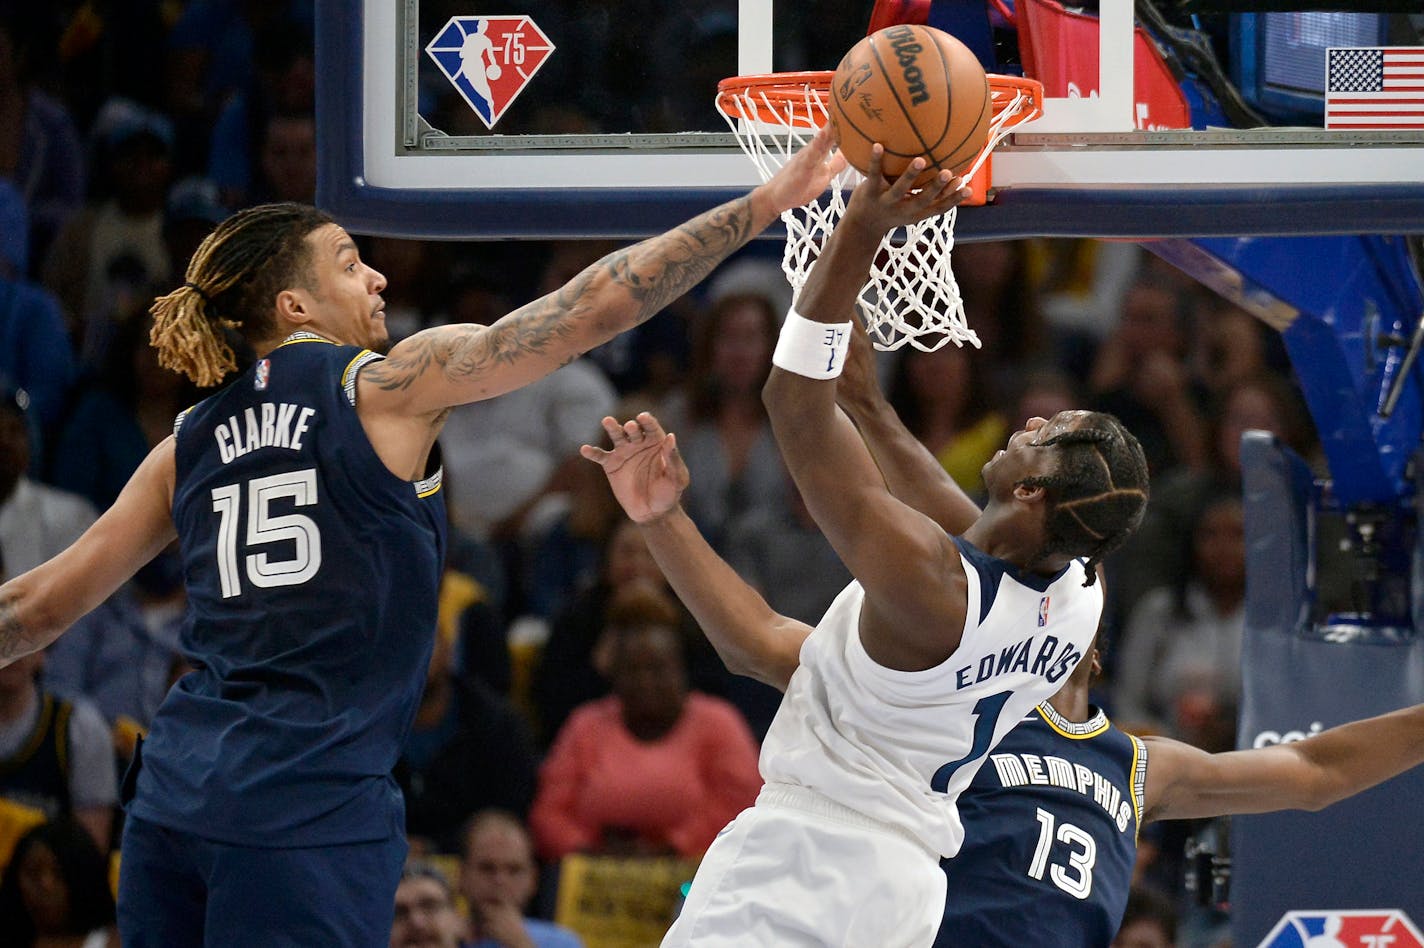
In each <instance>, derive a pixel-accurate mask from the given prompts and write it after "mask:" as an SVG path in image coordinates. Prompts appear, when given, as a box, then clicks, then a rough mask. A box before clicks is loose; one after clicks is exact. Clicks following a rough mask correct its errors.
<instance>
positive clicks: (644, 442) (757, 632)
mask: <svg viewBox="0 0 1424 948" xmlns="http://www.w3.org/2000/svg"><path fill="white" fill-rule="evenodd" d="M603 429H604V431H606V432H607V433H608V437H609V438H610V439H611V441H612V442H613V450H611V451H604V450H602V449H600V448H596V447H594V446H593V445H587V444H586V445H584V446H583V448H582V449H580V452H581V453H582V454H583V456H584V457H586V458H588V459H589V460H590V461H593V462H595V463H597V464H598V465H599V466H600V467H602V468H603V473H604V474H606V475H607V476H608V482H609V484H610V485H611V486H612V487H613V494H614V496H615V497H617V498H618V502H619V503H620V504H621V505H622V506H623V510H624V511H625V512H626V513H627V514H628V516H629V518H630V519H632V520H633V521H634V522H635V523H637V524H638V525H639V527H640V528H641V531H642V534H643V537H644V538H645V539H646V540H647V541H648V549H649V551H650V552H651V553H652V554H653V558H654V559H655V560H657V563H658V566H660V567H661V568H662V571H663V575H665V576H666V577H667V579H668V582H669V583H671V584H672V588H673V590H674V591H675V592H676V593H677V595H678V598H680V599H681V600H682V602H683V604H684V605H686V606H687V609H688V611H689V612H691V613H692V615H693V618H695V619H696V620H697V624H698V625H699V626H701V628H702V632H703V634H704V635H706V636H707V639H708V641H710V642H711V643H712V646H713V648H715V649H716V650H717V654H718V655H719V656H721V658H722V662H723V663H724V664H725V665H726V666H727V669H728V670H729V671H731V672H734V673H735V674H738V675H747V676H749V677H752V678H755V679H756V680H758V681H761V682H764V683H766V684H768V685H771V686H772V687H773V688H779V689H781V690H783V691H785V690H786V685H787V683H788V682H789V681H790V680H791V675H792V673H793V672H795V671H796V667H797V666H798V665H799V664H800V663H801V643H802V642H804V641H805V640H806V636H808V635H810V634H811V627H810V626H808V625H806V624H804V623H801V622H797V621H796V620H795V619H790V618H787V617H786V616H783V615H781V614H780V613H778V612H776V611H775V610H773V609H772V608H771V606H769V605H767V602H766V600H765V599H763V598H762V597H761V594H760V593H758V592H757V591H756V590H755V589H753V588H752V587H751V586H749V585H748V584H747V583H746V581H745V580H743V579H742V578H741V577H740V576H738V575H737V574H736V572H734V571H733V570H732V568H731V567H730V566H728V565H727V563H726V561H725V560H723V559H722V558H721V557H720V556H718V555H717V553H716V552H715V551H713V549H712V547H710V546H709V545H708V544H707V541H706V540H705V539H703V537H702V534H701V533H699V532H698V530H697V526H696V525H695V524H694V523H693V522H692V520H691V518H689V517H688V516H687V514H686V512H685V511H683V509H682V506H681V505H680V504H679V502H678V500H679V498H680V497H681V495H682V491H683V490H684V489H685V488H686V487H687V483H688V474H687V465H686V464H684V463H683V461H682V456H681V455H679V454H678V451H677V439H676V438H675V437H674V436H673V435H670V434H667V433H666V432H664V431H663V429H662V425H660V424H659V423H658V420H657V419H656V418H654V417H653V416H652V415H650V414H649V413H647V412H643V413H641V414H640V415H638V417H637V418H635V419H633V420H632V421H629V422H627V423H625V424H622V425H620V424H618V422H617V421H615V420H614V419H612V418H604V419H603Z"/></svg>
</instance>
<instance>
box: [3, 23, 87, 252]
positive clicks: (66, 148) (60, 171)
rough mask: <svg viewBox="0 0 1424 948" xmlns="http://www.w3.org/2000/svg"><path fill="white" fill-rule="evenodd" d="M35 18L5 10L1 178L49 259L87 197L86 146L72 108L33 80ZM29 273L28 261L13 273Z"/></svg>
mask: <svg viewBox="0 0 1424 948" xmlns="http://www.w3.org/2000/svg"><path fill="white" fill-rule="evenodd" d="M30 26H31V24H28V23H20V22H18V18H17V15H16V14H15V13H14V12H6V13H5V14H4V15H3V16H0V179H3V180H7V181H9V182H11V183H13V185H14V187H15V189H16V191H17V192H18V193H19V196H20V199H21V201H23V203H24V206H25V207H26V208H28V209H29V220H28V222H27V224H26V226H25V227H23V228H22V229H21V230H20V232H19V233H18V234H13V235H12V234H6V235H5V240H6V241H10V240H17V239H23V240H25V241H26V242H28V244H29V246H30V247H31V249H32V250H33V253H32V254H31V259H32V260H33V261H36V262H38V261H40V260H43V259H44V255H45V252H46V251H47V250H48V249H49V245H50V242H51V241H53V239H54V236H55V234H57V233H59V229H60V227H61V226H63V224H64V222H65V221H66V220H68V219H69V217H70V215H72V214H73V213H74V212H75V211H77V210H79V206H80V204H81V203H82V202H83V200H84V178H85V174H84V171H85V169H84V152H83V149H82V147H81V145H80V143H79V133H78V131H77V130H76V129H75V124H74V119H73V118H72V117H71V115H70V112H69V109H68V108H67V107H66V106H65V104H64V103H63V102H61V101H60V100H59V99H56V98H53V97H52V96H50V95H49V94H48V93H46V92H44V91H43V90H41V89H39V88H38V87H37V86H36V84H35V83H34V81H33V79H34V77H33V67H34V66H35V65H36V57H42V56H44V55H45V53H46V52H47V51H45V50H42V49H39V48H37V47H36V37H35V36H34V32H33V30H32V29H30V28H29V27H30ZM13 275H14V276H15V277H24V278H28V277H29V276H30V273H29V270H28V268H27V267H21V268H20V269H18V270H17V271H15V273H14V274H13Z"/></svg>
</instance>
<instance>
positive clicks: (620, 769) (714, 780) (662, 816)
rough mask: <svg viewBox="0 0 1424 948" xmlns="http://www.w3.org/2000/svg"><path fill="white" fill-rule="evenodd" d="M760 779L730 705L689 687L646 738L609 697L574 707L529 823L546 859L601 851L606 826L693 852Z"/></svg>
mask: <svg viewBox="0 0 1424 948" xmlns="http://www.w3.org/2000/svg"><path fill="white" fill-rule="evenodd" d="M760 788H761V776H760V774H759V773H758V772H757V747H756V743H755V741H753V739H752V735H751V731H750V730H749V729H748V727H747V725H746V722H745V721H744V720H743V719H742V717H741V715H740V714H739V713H738V711H737V710H736V708H734V707H733V706H732V705H731V704H729V703H727V702H726V701H723V700H722V699H720V698H714V697H711V696H710V695H703V694H697V693H692V694H689V695H688V696H687V701H686V704H685V706H684V708H683V713H682V715H681V717H680V718H679V719H678V721H677V723H676V724H675V725H674V726H673V728H672V729H671V730H670V731H669V732H668V733H667V734H666V735H665V736H664V737H662V738H661V739H659V740H656V741H649V742H644V741H640V740H638V739H637V738H635V737H634V736H633V735H632V734H631V733H630V732H629V731H628V729H627V727H626V726H624V723H623V714H622V707H621V703H620V699H619V698H617V697H616V696H611V697H608V698H601V699H599V700H597V701H591V702H589V703H587V704H585V705H583V706H582V707H580V708H579V709H577V710H576V711H575V712H574V713H573V714H572V715H570V717H569V720H568V722H567V723H566V724H565V725H564V727H563V729H562V730H561V731H560V732H559V735H558V738H557V740H555V742H554V746H553V747H552V748H551V749H550V751H549V755H548V757H547V758H546V759H545V761H544V765H543V767H542V769H541V770H540V773H539V791H538V794H537V796H536V797H535V800H534V809H533V811H532V812H531V814H530V818H529V822H530V824H531V826H532V828H533V831H534V837H535V841H536V843H537V845H538V849H539V854H540V856H541V857H543V858H545V859H549V860H557V859H561V858H562V857H563V856H565V855H567V854H569V853H572V852H578V851H592V852H597V851H599V850H601V849H602V848H603V843H604V835H605V832H606V831H608V830H613V831H614V832H615V833H617V832H619V831H623V832H628V833H633V834H636V835H637V837H638V839H639V841H640V842H641V843H643V844H645V845H646V846H647V847H648V848H651V849H654V850H656V849H660V848H667V849H672V850H674V851H676V853H677V854H678V855H680V856H683V857H688V858H696V857H699V856H701V855H702V853H703V852H704V851H705V850H706V849H707V847H708V846H710V845H711V844H712V840H713V838H714V837H715V836H716V835H717V833H718V831H720V830H721V829H722V827H723V826H725V825H726V824H727V823H728V822H729V821H731V819H732V818H733V817H734V816H736V815H737V814H738V813H740V812H741V811H742V810H743V809H745V808H746V807H749V806H751V805H752V804H753V803H754V802H755V801H756V795H757V792H758V790H760Z"/></svg>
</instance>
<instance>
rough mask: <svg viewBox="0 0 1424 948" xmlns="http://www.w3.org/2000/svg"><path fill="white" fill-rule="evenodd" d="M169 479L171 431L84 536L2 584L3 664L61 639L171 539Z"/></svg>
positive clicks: (0, 626)
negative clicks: (67, 630) (75, 621)
mask: <svg viewBox="0 0 1424 948" xmlns="http://www.w3.org/2000/svg"><path fill="white" fill-rule="evenodd" d="M173 479H174V467H173V438H172V437H171V436H170V437H169V438H167V439H165V440H164V441H163V442H162V443H161V444H159V445H158V447H156V448H154V449H153V450H152V451H151V452H150V453H149V455H148V457H147V458H145V459H144V462H143V463H142V464H140V465H139V468H138V470H137V471H135V472H134V475H133V477H131V478H129V482H128V484H126V485H125V486H124V489H123V492H122V493H121V494H119V498H118V500H116V501H114V505H113V506H112V507H110V508H109V509H108V510H107V511H105V512H104V515H103V516H101V517H100V518H99V519H98V520H97V521H95V523H94V525H93V526H92V527H90V528H89V529H88V530H86V531H85V532H84V535H83V536H81V537H80V538H79V539H78V540H75V541H74V542H73V543H72V544H70V546H69V548H68V549H66V550H65V551H64V552H62V553H60V554H59V555H57V556H55V557H54V558H53V559H51V560H48V561H46V562H44V563H42V564H40V565H39V566H36V567H35V568H34V569H32V570H30V571H29V572H27V573H21V574H20V575H19V576H16V577H15V578H14V579H12V580H10V581H9V582H8V583H5V584H4V585H3V586H0V667H4V666H6V665H9V664H10V663H11V662H13V661H15V659H17V658H20V657H22V656H25V655H29V654H30V653H32V652H38V651H39V650H40V649H42V648H44V647H45V646H47V645H49V643H51V642H53V641H54V640H55V639H57V638H59V634H60V633H61V632H63V631H64V630H65V629H67V628H69V626H70V625H71V624H73V622H74V620H76V619H78V618H79V617H80V616H82V615H84V614H85V613H86V612H88V611H89V610H90V609H93V608H94V607H95V606H97V605H98V604H99V603H101V602H103V601H104V600H105V599H107V598H108V597H109V596H111V595H113V593H114V591H115V590H117V589H118V588H119V587H120V586H122V585H123V584H124V583H125V582H127V581H128V580H129V578H130V577H131V576H133V574H134V573H136V572H138V569H139V567H140V566H142V565H143V564H145V563H147V562H148V561H149V560H151V559H153V558H154V557H155V556H157V555H158V551H159V550H162V549H163V548H164V547H165V546H167V545H168V543H169V542H170V541H172V539H173V538H174V537H175V536H176V535H177V533H176V531H175V530H174V527H173V514H172V506H173Z"/></svg>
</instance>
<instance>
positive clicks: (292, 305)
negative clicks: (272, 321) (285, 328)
mask: <svg viewBox="0 0 1424 948" xmlns="http://www.w3.org/2000/svg"><path fill="white" fill-rule="evenodd" d="M308 302H309V299H308V297H307V295H306V294H305V293H303V292H302V291H301V290H299V289H289V290H283V291H282V292H280V293H278V294H277V299H276V310H277V319H279V320H280V321H282V322H284V323H288V324H290V325H293V326H305V325H306V324H307V323H309V322H311V319H312V311H311V307H310V306H308V305H307V304H308Z"/></svg>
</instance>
